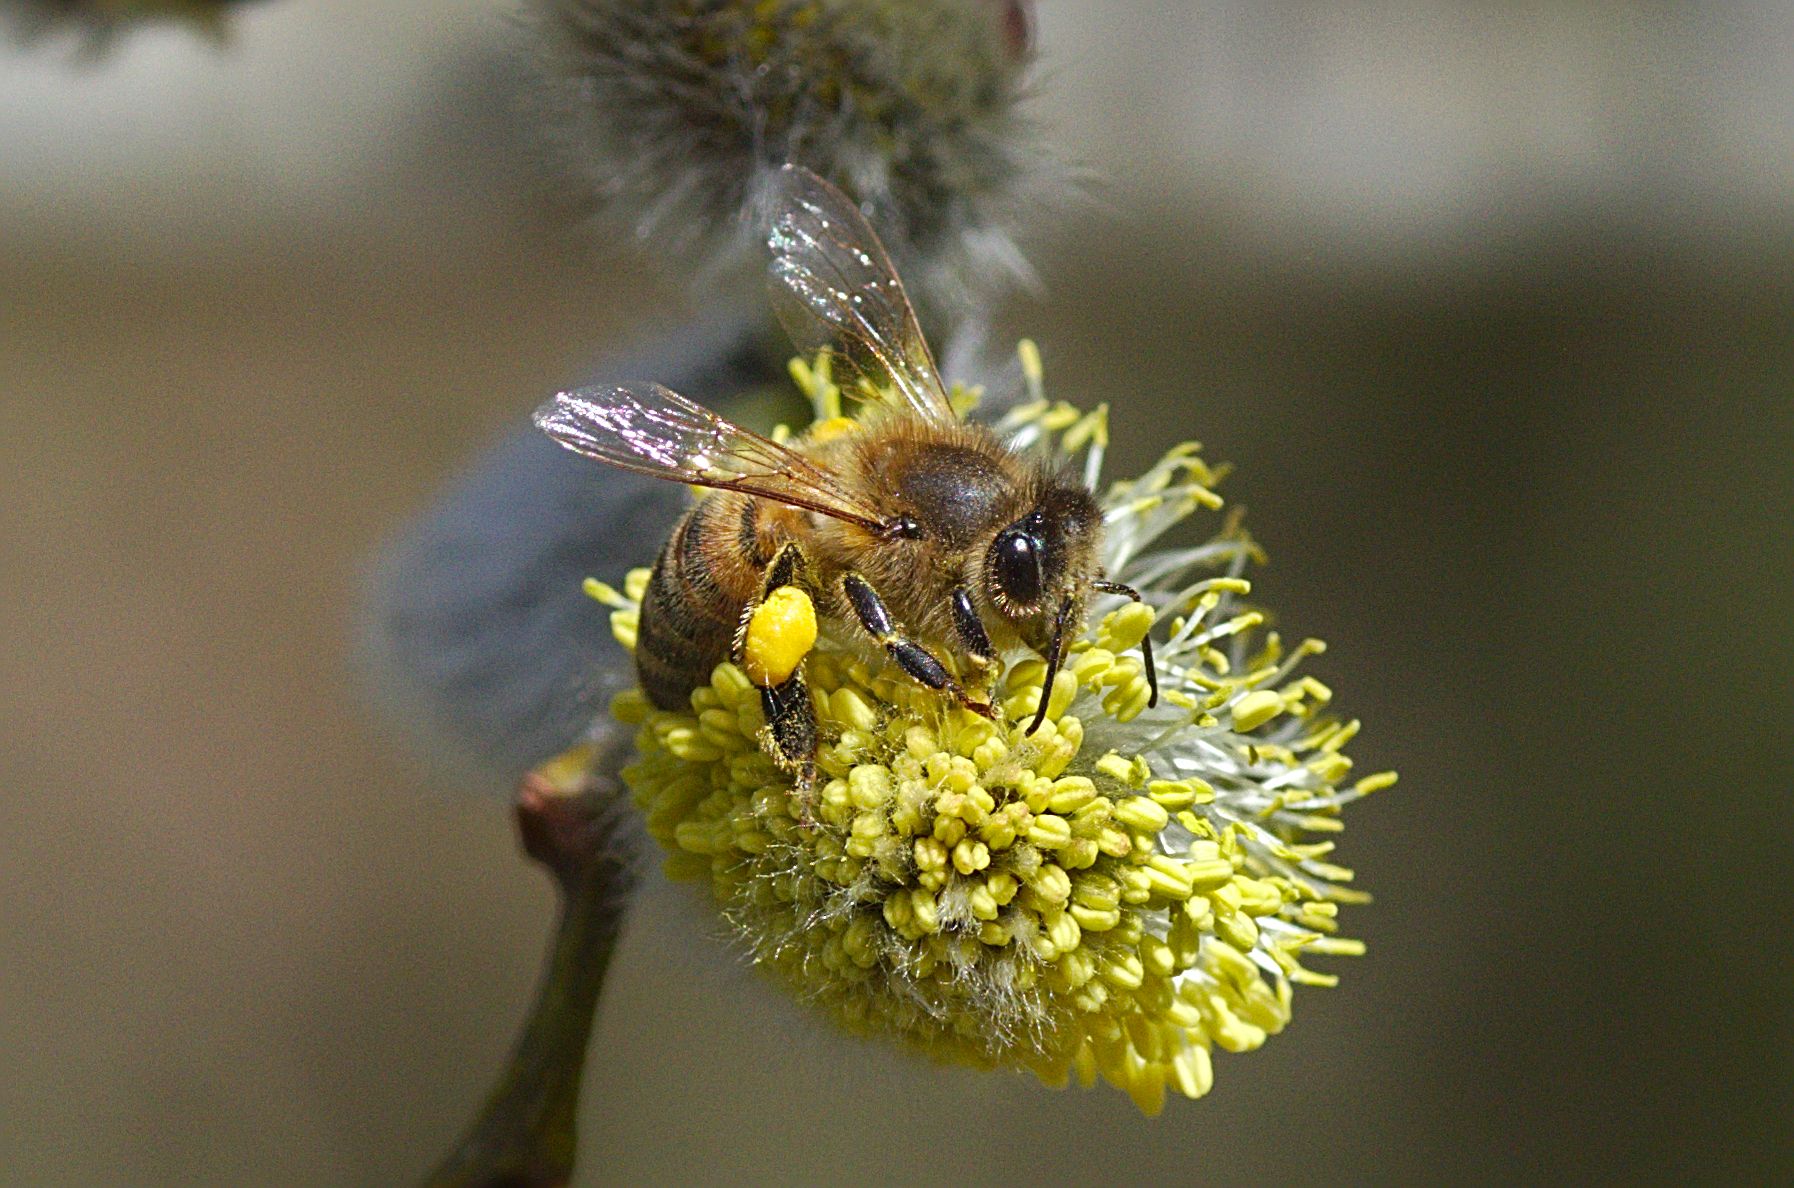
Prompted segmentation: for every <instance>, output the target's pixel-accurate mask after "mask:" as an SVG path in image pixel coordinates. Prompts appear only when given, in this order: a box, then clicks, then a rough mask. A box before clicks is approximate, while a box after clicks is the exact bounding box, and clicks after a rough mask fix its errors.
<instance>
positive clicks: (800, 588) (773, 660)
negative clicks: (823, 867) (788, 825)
mask: <svg viewBox="0 0 1794 1188" xmlns="http://www.w3.org/2000/svg"><path fill="white" fill-rule="evenodd" d="M812 588H813V583H812V581H811V578H810V563H809V559H808V558H807V557H805V556H804V553H803V550H802V549H800V548H798V547H797V545H796V544H786V545H784V546H783V547H782V548H780V549H779V551H778V552H777V553H776V554H775V555H774V556H773V559H772V561H771V562H770V563H769V564H768V565H767V567H766V571H765V574H764V576H763V577H762V579H761V583H760V597H759V598H757V599H755V600H754V601H753V602H750V603H749V604H748V605H747V606H745V607H743V608H742V612H741V623H740V625H739V626H738V627H737V628H736V631H735V642H734V648H733V653H734V659H735V661H736V662H737V663H739V664H740V665H741V666H742V669H743V671H745V672H746V673H747V676H748V679H749V680H750V681H752V682H753V683H754V685H755V686H756V687H758V688H759V690H760V709H761V711H762V713H763V714H764V716H765V718H766V726H765V728H764V729H762V730H761V732H760V739H759V741H760V749H761V750H763V751H765V752H766V754H767V755H769V756H770V757H771V758H772V760H773V762H774V763H777V764H778V765H779V767H781V768H782V769H784V770H785V771H788V772H790V773H791V774H792V776H793V778H794V780H795V783H796V788H795V794H796V797H797V803H798V819H799V822H800V823H801V824H803V825H806V826H808V825H811V824H813V823H814V822H813V818H812V808H813V803H812V802H813V800H814V790H815V786H816V746H817V742H818V737H817V728H816V710H815V707H814V706H813V705H812V704H811V702H810V690H809V687H808V686H807V685H805V684H804V678H803V660H804V657H805V656H806V655H807V654H808V653H809V650H810V647H811V645H813V644H814V643H815V642H816V615H815V607H814V605H813V603H812V601H811V599H810V593H809V591H810V590H811V589H812Z"/></svg>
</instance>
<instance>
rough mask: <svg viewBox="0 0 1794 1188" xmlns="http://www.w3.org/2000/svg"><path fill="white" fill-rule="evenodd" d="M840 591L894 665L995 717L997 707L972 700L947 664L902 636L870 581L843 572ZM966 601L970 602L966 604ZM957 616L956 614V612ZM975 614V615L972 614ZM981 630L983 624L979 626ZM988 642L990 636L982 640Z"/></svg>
mask: <svg viewBox="0 0 1794 1188" xmlns="http://www.w3.org/2000/svg"><path fill="white" fill-rule="evenodd" d="M841 592H842V593H843V594H845V595H846V596H847V603H848V605H849V606H851V607H853V613H854V615H855V617H857V618H858V619H859V621H860V626H862V627H864V628H865V629H866V632H867V634H869V635H871V636H872V638H873V639H875V640H877V641H878V643H879V644H880V645H881V646H882V647H883V648H884V650H885V651H886V652H887V653H888V654H889V655H890V657H891V659H893V660H895V661H896V662H897V666H898V667H899V668H901V669H903V671H904V672H906V673H908V674H909V675H910V676H911V677H913V678H914V679H916V680H917V681H919V682H921V683H922V684H924V685H927V686H928V687H929V688H930V689H939V690H941V691H942V692H944V693H947V694H949V695H950V696H952V698H953V699H954V700H955V701H957V702H958V703H959V704H960V705H962V706H964V707H965V708H966V709H969V710H971V711H972V712H973V713H975V714H978V715H980V716H981V717H985V718H995V717H996V716H997V715H996V711H995V710H993V709H992V708H991V707H990V705H989V704H988V703H986V702H982V701H974V700H972V698H971V697H969V696H967V694H966V691H965V690H964V689H963V688H961V687H960V684H959V682H958V681H956V680H954V679H953V674H952V673H950V672H948V671H947V668H946V665H944V664H942V663H941V662H940V661H939V660H937V659H935V658H934V655H933V654H932V653H931V652H929V650H928V649H927V648H925V647H923V646H922V645H921V644H919V643H917V642H916V641H915V640H913V639H910V638H909V637H907V636H905V635H904V634H903V633H902V632H901V631H899V630H898V629H897V624H896V623H895V622H893V621H892V619H891V612H890V610H889V609H887V608H886V606H885V603H884V599H882V598H880V597H879V596H878V591H877V590H874V589H873V588H872V583H871V582H868V581H867V580H866V579H865V578H863V577H861V576H860V575H859V574H857V573H847V574H843V575H842V577H841ZM968 605H969V604H968ZM955 618H956V619H957V615H956V616H955ZM974 618H975V616H974ZM979 631H980V632H982V631H983V627H982V626H980V627H979ZM985 643H986V645H987V646H988V644H989V640H988V639H987V640H986V641H985Z"/></svg>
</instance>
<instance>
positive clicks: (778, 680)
mask: <svg viewBox="0 0 1794 1188" xmlns="http://www.w3.org/2000/svg"><path fill="white" fill-rule="evenodd" d="M815 645H816V607H815V606H814V605H813V604H812V603H811V602H810V596H809V595H808V594H805V593H804V592H803V591H802V590H799V589H798V588H797V587H796V586H780V587H779V588H778V589H776V590H774V591H773V592H772V593H771V594H768V595H767V596H766V599H765V601H763V602H761V603H760V605H759V606H757V607H755V608H754V614H753V617H752V618H751V619H749V620H748V629H747V638H746V639H745V640H744V641H743V644H742V655H741V667H742V668H743V669H745V670H746V671H747V675H748V679H749V680H750V681H753V682H754V684H756V685H758V686H760V687H761V688H762V689H770V688H772V687H774V686H775V685H782V684H784V683H785V682H786V681H787V680H789V679H790V677H791V674H792V673H794V672H796V671H797V666H798V665H799V664H801V663H802V662H803V658H804V657H805V656H807V655H808V654H809V652H810V649H811V648H812V647H814V646H815Z"/></svg>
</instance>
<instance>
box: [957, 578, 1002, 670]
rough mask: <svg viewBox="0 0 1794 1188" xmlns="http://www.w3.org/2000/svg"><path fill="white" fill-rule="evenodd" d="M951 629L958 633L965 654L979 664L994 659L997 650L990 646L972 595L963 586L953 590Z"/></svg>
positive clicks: (987, 662)
mask: <svg viewBox="0 0 1794 1188" xmlns="http://www.w3.org/2000/svg"><path fill="white" fill-rule="evenodd" d="M953 630H954V632H955V633H957V634H958V636H959V642H960V645H961V646H962V647H964V648H965V650H966V655H968V656H970V657H971V658H972V659H974V660H976V661H977V662H978V663H980V664H991V663H994V662H995V661H996V658H997V650H996V649H995V648H994V647H992V646H991V643H990V636H989V635H988V634H986V632H985V630H984V621H983V620H982V619H980V618H979V617H978V611H977V608H975V607H974V606H973V605H972V596H971V594H970V593H969V592H968V591H967V590H966V588H965V587H964V586H960V587H959V588H958V589H956V590H954V591H953Z"/></svg>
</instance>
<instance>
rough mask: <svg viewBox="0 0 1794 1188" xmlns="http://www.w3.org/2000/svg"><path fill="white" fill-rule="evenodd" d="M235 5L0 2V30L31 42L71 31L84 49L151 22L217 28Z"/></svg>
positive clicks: (186, 0) (223, 0) (195, 0)
mask: <svg viewBox="0 0 1794 1188" xmlns="http://www.w3.org/2000/svg"><path fill="white" fill-rule="evenodd" d="M240 3H241V0H0V25H4V26H5V27H6V28H7V30H8V31H9V32H10V33H12V34H13V35H14V36H17V37H19V38H21V39H27V40H28V39H31V38H36V37H40V36H44V35H47V34H52V33H60V32H63V31H72V32H75V33H76V34H77V35H79V36H80V37H81V38H83V40H84V42H85V44H86V47H87V48H88V49H90V50H95V49H101V48H104V47H105V45H106V44H107V43H108V42H109V41H110V40H111V39H113V38H114V37H116V36H117V35H118V34H119V33H121V32H123V31H125V30H126V29H128V28H130V27H132V26H134V25H142V24H148V23H150V22H154V21H170V20H173V21H184V22H187V23H189V24H192V25H195V26H197V27H199V28H201V29H203V30H205V31H208V32H218V31H220V30H221V29H222V27H223V22H224V19H225V15H226V12H227V10H229V9H231V8H235V7H239V6H240Z"/></svg>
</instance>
